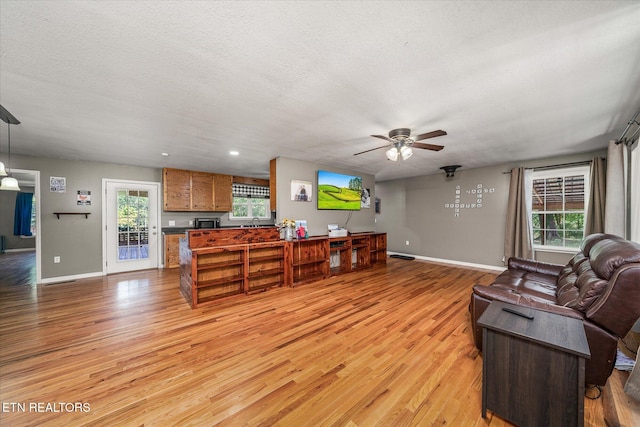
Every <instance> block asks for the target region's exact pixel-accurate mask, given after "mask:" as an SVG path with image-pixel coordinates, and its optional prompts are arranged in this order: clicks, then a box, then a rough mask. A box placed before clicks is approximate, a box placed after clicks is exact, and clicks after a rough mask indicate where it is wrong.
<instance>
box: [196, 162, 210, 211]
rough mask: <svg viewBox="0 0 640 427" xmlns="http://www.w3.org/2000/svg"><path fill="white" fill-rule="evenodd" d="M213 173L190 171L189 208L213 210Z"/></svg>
mask: <svg viewBox="0 0 640 427" xmlns="http://www.w3.org/2000/svg"><path fill="white" fill-rule="evenodd" d="M213 192H214V175H213V174H212V173H206V172H195V171H192V172H191V210H194V211H204V212H206V211H213V210H215V209H214V203H213Z"/></svg>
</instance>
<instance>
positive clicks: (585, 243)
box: [580, 233, 620, 258]
mask: <svg viewBox="0 0 640 427" xmlns="http://www.w3.org/2000/svg"><path fill="white" fill-rule="evenodd" d="M610 239H614V240H619V239H620V237H619V236H616V235H615V234H606V233H595V234H591V235H589V236H587V237H585V238H584V239H583V240H582V243H580V252H582V253H583V254H584V256H586V257H587V258H588V257H589V255H590V253H591V248H592V247H593V245H595V244H596V243H598V242H600V241H602V240H610Z"/></svg>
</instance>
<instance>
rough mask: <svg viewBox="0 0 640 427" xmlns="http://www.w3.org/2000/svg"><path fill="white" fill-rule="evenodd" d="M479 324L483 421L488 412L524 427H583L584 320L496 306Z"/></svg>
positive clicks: (527, 309) (503, 304)
mask: <svg viewBox="0 0 640 427" xmlns="http://www.w3.org/2000/svg"><path fill="white" fill-rule="evenodd" d="M505 309H506V310H513V311H516V312H518V313H520V314H522V315H525V316H530V317H532V319H529V318H526V317H523V316H520V315H517V314H513V313H511V312H509V311H505ZM478 324H479V325H480V326H482V328H483V331H482V417H483V418H486V415H487V409H489V410H490V411H492V412H493V413H494V414H496V415H498V416H500V417H502V418H504V419H506V420H507V421H510V422H512V423H514V424H517V425H519V426H542V425H544V426H583V425H584V365H585V360H586V359H588V358H590V357H591V353H590V352H589V345H588V343H587V337H586V335H585V333H584V326H583V324H582V320H580V319H574V318H570V317H565V316H561V315H558V314H553V313H548V312H545V311H539V310H535V309H532V308H529V307H523V306H516V305H512V304H505V303H502V302H498V301H494V302H492V303H491V304H490V305H489V307H488V308H487V309H486V310H485V312H484V313H483V314H482V316H480V319H478Z"/></svg>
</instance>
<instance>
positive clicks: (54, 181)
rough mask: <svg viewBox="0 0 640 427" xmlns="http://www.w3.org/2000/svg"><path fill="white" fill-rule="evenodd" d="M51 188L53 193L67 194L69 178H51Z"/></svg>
mask: <svg viewBox="0 0 640 427" xmlns="http://www.w3.org/2000/svg"><path fill="white" fill-rule="evenodd" d="M49 188H50V189H51V192H52V193H66V192H67V178H65V177H63V176H52V177H49Z"/></svg>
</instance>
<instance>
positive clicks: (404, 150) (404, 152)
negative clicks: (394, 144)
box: [400, 145, 413, 160]
mask: <svg viewBox="0 0 640 427" xmlns="http://www.w3.org/2000/svg"><path fill="white" fill-rule="evenodd" d="M400 154H402V160H407V159H408V158H409V157H411V156H413V150H412V149H411V147H407V146H406V145H404V146H402V148H401V149H400Z"/></svg>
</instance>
